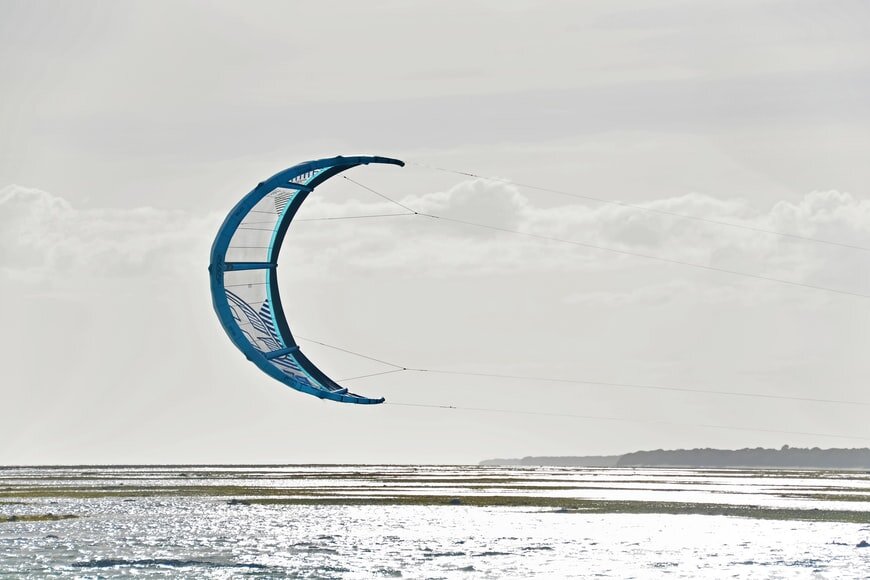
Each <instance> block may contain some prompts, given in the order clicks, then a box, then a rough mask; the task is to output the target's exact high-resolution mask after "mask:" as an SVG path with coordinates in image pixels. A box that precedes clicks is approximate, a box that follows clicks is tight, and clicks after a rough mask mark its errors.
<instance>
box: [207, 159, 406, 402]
mask: <svg viewBox="0 0 870 580" xmlns="http://www.w3.org/2000/svg"><path fill="white" fill-rule="evenodd" d="M369 163H388V164H392V165H399V166H403V165H404V163H403V162H402V161H399V160H398V159H390V158H388V157H333V158H331V159H318V160H316V161H306V162H305V163H300V164H299V165H294V166H293V167H291V168H289V169H285V170H284V171H282V172H280V173H278V174H276V175H273V176H272V177H270V178H269V179H267V180H266V181H264V182H262V183H260V184H259V185H257V187H255V188H254V190H253V191H251V192H250V193H249V194H247V195H246V196H245V197H243V198H242V199H241V201H239V203H238V204H236V206H235V207H234V208H233V209H232V211H230V213H229V215H228V216H227V217H226V219H225V220H224V223H223V225H221V227H220V230H218V233H217V236H216V237H215V240H214V244H212V248H211V262H210V264H209V267H208V269H209V274H210V276H211V297H212V303H213V305H214V310H215V312H216V313H217V316H218V319H219V320H220V323H221V325H222V326H223V328H224V330H225V331H226V333H227V335H229V337H230V340H232V341H233V344H235V345H236V346H237V347H238V348H239V350H241V351H242V353H244V355H245V356H246V357H247V358H248V360H250V361H251V362H253V363H254V364H255V365H257V367H259V368H260V370H262V371H263V372H265V373H266V374H267V375H269V376H270V377H272V378H274V379H276V380H278V381H280V382H281V383H283V384H285V385H287V386H288V387H290V388H292V389H296V390H297V391H301V392H303V393H308V394H309V395H314V396H315V397H319V398H321V399H330V400H333V401H340V402H342V403H358V404H369V405H371V404H377V403H383V402H384V399H383V398H377V399H373V398H369V397H365V396H362V395H357V394H354V393H350V392H348V390H347V389H346V388H344V387H342V386H341V385H339V384H338V383H336V382H335V381H333V380H332V379H330V378H329V377H328V376H326V375H325V374H324V373H323V371H321V370H320V369H318V368H317V367H316V366H314V364H313V363H312V362H311V361H310V360H308V358H307V357H306V356H305V355H304V354H302V351H301V350H300V349H299V345H297V344H296V341H295V340H294V339H293V334H292V333H291V332H290V327H289V326H288V324H287V318H286V317H285V316H284V308H283V307H282V305H281V296H280V294H279V292H278V277H277V276H276V272H275V268H276V267H277V266H278V254H279V253H280V251H281V244H282V242H283V241H284V236H285V235H286V233H287V228H289V227H290V222H291V221H293V216H295V215H296V212H297V211H298V210H299V206H300V205H302V202H303V201H305V198H306V197H308V194H310V193H311V192H312V191H314V188H316V187H317V186H318V185H320V184H321V183H323V182H324V181H326V180H327V179H329V178H330V177H333V176H334V175H337V174H339V173H341V172H342V171H345V170H347V169H350V168H352V167H356V166H357V165H366V164H369Z"/></svg>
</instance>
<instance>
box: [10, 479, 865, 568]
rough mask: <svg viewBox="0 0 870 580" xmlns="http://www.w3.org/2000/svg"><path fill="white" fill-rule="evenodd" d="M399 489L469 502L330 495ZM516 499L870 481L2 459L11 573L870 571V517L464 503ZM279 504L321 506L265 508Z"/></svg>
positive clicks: (825, 504)
mask: <svg viewBox="0 0 870 580" xmlns="http://www.w3.org/2000/svg"><path fill="white" fill-rule="evenodd" d="M164 494H165V495H164ZM82 495H83V496H82ZM397 495H399V496H403V497H405V496H420V495H428V496H432V495H443V496H449V497H450V498H454V499H453V503H455V504H458V505H365V504H363V505H332V503H335V502H336V501H338V503H340V500H341V498H357V499H358V500H360V501H363V502H365V499H364V498H377V497H383V496H397ZM505 495H508V496H515V497H521V498H522V497H533V498H536V497H553V498H587V499H614V500H646V501H663V502H698V503H703V504H725V505H753V506H758V507H759V508H774V507H780V508H783V507H785V508H794V509H800V510H851V511H856V512H868V511H870V503H868V502H867V501H863V500H865V499H868V497H870V475H868V474H861V473H853V474H849V473H801V472H781V473H773V472H751V471H738V470H715V471H711V470H707V471H701V470H640V469H638V470H633V469H565V468H535V469H525V468H522V469H518V468H496V467H486V468H478V467H432V466H413V467H409V466H328V467H324V466H283V467H262V466H261V467H238V468H216V467H172V468H153V467H152V468H88V467H76V468H0V572H2V573H3V574H5V575H6V576H8V577H19V576H21V577H76V578H111V577H120V576H136V577H144V578H149V577H172V578H238V577H251V578H378V577H381V578H529V577H540V578H594V577H605V578H660V577H671V578H717V579H718V578H726V577H729V578H870V548H859V547H857V544H858V543H859V542H860V541H861V540H867V541H870V524H867V523H841V522H807V521H800V520H796V519H784V520H781V519H780V520H771V519H755V518H749V517H725V516H710V515H661V514H618V513H603V514H590V513H583V512H582V511H575V510H560V509H557V508H553V507H528V506H525V507H480V506H471V505H464V504H463V499H462V498H463V497H469V496H476V497H480V496H505ZM270 498H282V499H284V500H291V502H292V500H294V499H298V498H305V500H306V501H310V502H313V503H312V505H293V504H292V503H291V504H289V505H288V504H264V503H257V501H258V500H259V501H262V500H264V499H265V500H269V499H270ZM245 500H254V501H253V503H250V504H247V503H245ZM856 500H857V501H856ZM240 501H241V502H242V503H240ZM317 502H321V503H317ZM49 512H50V513H52V514H73V515H76V516H79V517H78V518H76V519H68V520H60V521H30V522H27V521H6V522H5V523H4V519H8V517H7V518H4V517H3V516H12V515H16V516H18V517H22V516H25V515H28V514H34V515H35V514H47V513H49Z"/></svg>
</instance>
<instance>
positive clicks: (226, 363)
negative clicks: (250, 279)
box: [0, 0, 870, 464]
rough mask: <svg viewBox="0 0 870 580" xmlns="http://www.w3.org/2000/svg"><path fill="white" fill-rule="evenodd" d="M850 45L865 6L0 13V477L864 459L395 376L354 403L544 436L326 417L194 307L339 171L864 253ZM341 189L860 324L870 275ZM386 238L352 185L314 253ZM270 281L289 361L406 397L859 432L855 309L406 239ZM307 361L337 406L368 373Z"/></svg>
mask: <svg viewBox="0 0 870 580" xmlns="http://www.w3.org/2000/svg"><path fill="white" fill-rule="evenodd" d="M868 21H870V5H868V4H867V3H866V2H863V1H857V0H856V1H830V0H829V1H785V0H751V1H749V0H747V1H734V0H730V1H727V2H725V1H722V2H691V1H682V2H676V1H660V2H650V1H643V2H640V1H637V2H626V1H608V2H595V3H593V2H582V3H580V2H532V1H508V0H492V1H464V2H454V3H449V2H443V1H441V2H434V1H433V2H402V1H398V0H397V1H394V2H381V1H371V2H364V3H359V2H305V3H302V2H296V3H293V2H245V3H241V2H239V3H213V2H209V3H206V2H179V1H173V2H155V1H147V2H89V3H84V2H77V3H72V2H12V1H9V0H0V90H2V97H0V322H2V325H3V328H4V329H5V332H3V333H2V335H0V362H2V369H0V409H2V414H3V419H2V421H0V464H10V463H78V462H82V463H85V462H119V463H120V462H124V463H135V462H338V461H340V462H472V461H477V460H479V459H483V458H486V457H497V456H510V457H515V456H522V455H531V454H535V455H571V454H575V455H579V454H598V453H620V452H625V451H631V450H635V449H655V448H670V447H706V446H710V447H745V446H750V447H755V446H777V447H779V446H780V445H782V444H784V443H788V444H790V445H800V446H815V445H818V446H822V447H830V446H866V445H870V429H868V427H867V421H866V416H867V410H868V408H867V407H866V406H859V405H842V404H831V403H813V402H806V401H782V400H772V399H757V398H737V397H727V396H722V395H710V394H703V395H702V394H693V393H685V392H672V391H655V390H641V389H628V388H622V387H616V386H606V385H597V386H596V385H579V384H566V383H545V382H540V381H522V380H507V379H488V378H482V377H462V376H450V375H436V374H411V373H399V374H392V375H385V376H383V377H372V378H369V379H361V380H358V381H353V382H351V383H348V386H351V388H352V390H355V391H357V392H360V393H364V394H367V395H372V396H379V395H383V396H385V397H386V398H387V400H388V402H390V403H414V404H427V405H454V406H457V407H478V408H488V409H503V410H514V411H525V412H531V413H530V414H521V413H503V412H488V411H471V410H444V409H432V408H421V407H409V406H398V405H380V406H376V407H360V406H355V405H341V404H336V403H331V402H325V401H320V400H317V399H315V398H313V397H309V396H306V395H302V394H300V393H297V392H295V391H292V390H290V389H287V388H285V387H283V386H282V385H280V384H278V383H277V382H275V381H273V380H271V379H270V378H268V377H267V376H265V375H264V374H263V373H261V372H260V371H259V370H257V369H256V367H254V366H253V365H251V364H250V363H248V362H247V361H246V360H245V359H244V357H243V356H242V355H241V354H240V353H239V352H237V351H236V349H235V347H233V345H232V344H231V343H230V342H229V340H228V339H227V337H226V335H225V334H224V332H223V331H222V330H221V328H220V325H219V323H218V321H217V319H216V317H215V315H214V313H213V312H212V309H211V298H210V295H209V286H208V275H207V271H206V268H207V265H208V250H209V247H210V245H211V242H212V239H213V236H214V234H215V233H216V231H217V228H218V226H219V225H220V223H221V221H222V219H223V217H224V215H225V214H226V212H227V211H228V210H229V209H230V208H231V207H232V206H233V204H235V203H236V201H237V200H238V199H239V198H240V197H241V196H242V195H244V194H245V193H246V192H248V191H249V190H250V189H251V188H252V187H253V186H254V185H255V184H256V183H257V182H258V181H260V180H262V179H263V178H265V177H268V176H270V175H272V174H273V173H275V172H277V171H279V170H281V169H284V168H286V167H289V166H291V165H294V164H295V163H297V162H300V161H303V160H307V159H315V158H319V157H325V156H333V155H339V154H342V155H353V154H375V155H388V156H393V157H398V158H400V159H404V160H406V161H409V162H414V163H416V164H428V165H435V166H441V167H448V168H454V169H459V170H464V171H471V172H474V173H478V174H481V175H488V176H497V177H500V178H504V179H509V180H513V181H516V182H520V183H530V184H534V185H538V186H542V187H547V188H554V189H559V190H564V191H570V192H576V193H578V194H581V195H588V196H593V197H598V198H604V199H611V200H623V201H628V202H631V203H637V204H644V205H648V206H649V207H653V208H656V209H662V210H666V211H671V212H677V213H686V214H693V215H697V216H702V217H705V218H709V219H714V220H723V221H731V222H737V223H741V224H744V225H747V226H751V227H756V228H763V229H773V230H778V231H783V232H788V233H793V234H797V235H802V236H810V237H817V238H824V239H829V240H834V241H838V242H843V243H846V244H855V245H861V246H865V247H870V187H868V186H870V164H868V163H867V154H868V151H870V40H868V36H867V34H866V23H867V22H868ZM349 176H350V177H353V178H354V179H357V180H359V181H361V182H363V183H365V184H366V185H368V186H371V187H374V188H376V189H378V190H380V191H383V192H384V193H386V194H388V195H392V196H394V197H395V198H397V199H400V200H401V201H402V202H403V203H405V204H407V205H410V206H412V207H414V208H416V209H419V210H423V211H429V212H434V213H438V214H443V215H449V216H454V217H457V218H459V219H466V220H473V221H479V222H484V223H487V224H492V225H495V226H500V227H507V228H510V229H520V230H523V231H528V232H535V233H539V234H542V235H548V236H558V237H562V238H566V239H571V240H576V241H582V242H587V243H591V244H597V245H604V246H608V247H613V248H617V249H624V250H628V251H632V252H638V253H645V254H654V255H657V256H662V257H667V258H670V259H674V260H680V261H686V262H693V263H697V264H702V265H709V266H713V267H717V268H724V269H730V270H738V271H743V272H747V273H751V274H759V275H763V276H768V277H775V278H781V279H786V280H791V281H794V282H800V283H806V284H811V285H817V286H825V287H830V288H836V289H841V290H847V291H851V292H857V293H863V294H870V268H868V266H870V252H868V251H862V250H856V249H849V248H843V247H835V246H824V245H820V244H813V243H809V242H804V241H800V240H794V239H787V238H783V237H777V236H771V235H767V234H763V233H757V232H752V231H748V230H743V229H734V228H727V227H722V226H717V225H712V224H706V223H702V222H697V221H691V220H684V219H676V218H670V217H666V216H663V215H658V214H652V213H648V212H642V211H637V210H634V209H631V208H627V207H619V206H614V205H603V204H596V203H591V202H584V201H583V200H581V199H576V198H570V197H566V196H559V195H554V194H548V193H544V192H541V191H536V190H529V189H523V188H517V187H513V186H510V185H506V184H504V183H501V184H500V183H497V182H491V181H482V180H476V179H472V178H469V177H463V176H459V175H455V174H449V173H443V172H437V171H433V170H431V169H427V168H425V167H421V166H420V165H414V164H409V166H408V167H406V168H404V169H400V168H396V167H389V166H369V167H364V168H358V169H356V170H354V171H352V172H351V173H350V174H349ZM381 211H392V208H391V207H390V206H389V205H388V204H386V202H384V201H383V200H382V199H380V198H378V197H377V196H374V195H372V194H370V193H367V192H366V191H364V190H361V189H358V188H355V187H354V186H353V185H352V184H350V183H348V182H346V181H344V180H340V179H335V180H333V181H331V182H328V183H327V184H325V185H324V186H323V187H321V188H319V189H318V190H317V192H316V194H315V195H313V196H312V197H311V198H310V199H309V201H307V202H306V205H305V206H303V211H302V212H301V213H300V217H305V216H308V217H311V216H340V215H356V214H363V213H378V212H381ZM279 271H280V275H281V287H282V297H283V300H284V303H285V308H286V310H287V313H288V317H289V319H290V324H291V327H292V328H293V329H294V330H295V331H296V332H297V333H298V334H299V335H301V336H305V337H310V338H314V339H317V340H321V341H324V342H327V343H330V344H335V345H338V346H341V347H345V348H349V349H352V350H357V351H361V352H364V353H366V354H368V355H371V356H374V357H377V358H381V359H386V360H388V361H394V362H396V363H398V364H401V365H406V366H414V367H425V368H433V369H444V370H456V371H471V372H482V373H497V374H517V375H529V376H543V377H554V378H566V379H579V380H588V381H600V382H604V383H639V384H647V385H671V386H679V387H688V388H697V389H707V390H711V389H712V390H723V391H745V392H755V393H768V394H781V395H795V396H802V397H811V398H825V399H846V400H852V401H866V402H868V403H870V393H867V392H866V391H867V384H868V381H867V377H868V374H870V357H868V356H867V352H868V348H870V300H868V299H866V298H860V297H852V296H846V295H841V294H834V293H829V292H822V291H817V290H812V289H808V288H801V287H796V286H787V285H782V284H777V283H773V282H767V281H763V280H753V279H747V278H741V277H737V276H731V275H727V274H723V273H716V272H710V271H702V270H698V269H692V268H688V267H683V266H679V265H673V264H666V263H661V262H655V261H649V260H643V259H640V258H635V257H629V256H620V255H617V254H613V253H607V252H602V251H597V250H592V249H584V248H581V247H576V246H570V245H565V244H555V243H548V242H544V241H539V240H534V239H528V238H522V237H519V236H510V235H507V234H500V233H498V232H494V231H486V230H479V229H472V228H467V227H463V226H460V225H457V224H448V223H440V222H436V221H433V220H426V219H425V218H389V219H384V220H348V221H334V222H323V221H320V222H318V221H312V222H299V223H298V224H295V225H294V226H293V228H292V229H291V232H290V234H289V235H288V237H287V240H286V242H285V247H284V250H283V253H282V260H281V267H280V268H279ZM303 349H304V350H305V351H306V352H307V353H308V355H309V357H310V358H312V359H313V360H314V361H315V362H316V363H317V364H318V365H319V366H320V367H321V368H322V369H324V370H325V371H326V372H327V373H328V374H330V375H331V376H333V377H334V378H336V379H341V378H345V377H351V376H355V375H360V374H366V373H372V372H378V371H381V370H387V369H386V367H383V366H381V365H378V364H376V363H373V362H370V361H366V360H364V359H358V358H354V357H351V356H348V355H346V354H343V353H341V352H337V351H334V350H329V349H325V348H323V347H319V346H317V345H313V344H309V343H304V342H303ZM537 413H554V414H569V415H585V416H597V417H613V418H618V419H628V420H627V421H613V420H596V419H581V418H577V417H574V418H572V417H564V416H556V415H545V414H537ZM700 424H705V425H722V426H730V427H736V428H739V429H716V428H710V427H703V426H699V425H700ZM744 429H745V430H744ZM778 430H781V431H796V432H809V433H822V434H829V435H844V436H849V437H851V438H835V437H823V436H813V435H788V434H783V433H776V432H771V431H778Z"/></svg>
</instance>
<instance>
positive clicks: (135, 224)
mask: <svg viewBox="0 0 870 580" xmlns="http://www.w3.org/2000/svg"><path fill="white" fill-rule="evenodd" d="M217 219H218V218H217V216H214V215H205V216H197V215H193V214H191V213H189V212H184V211H178V210H174V211H173V210H161V209H155V208H151V207H141V208H135V209H108V208H100V209H77V208H75V207H73V206H72V204H70V203H69V202H68V201H66V200H65V199H64V198H62V197H59V196H56V195H53V194H51V193H47V192H45V191H40V190H38V189H32V188H26V187H21V186H16V185H11V186H7V187H4V188H3V189H0V270H2V271H3V272H4V273H6V274H7V275H9V276H11V277H14V278H17V279H22V280H39V281H56V282H61V283H62V282H63V281H64V280H68V279H69V278H71V277H72V278H76V279H80V278H89V277H90V278H93V277H99V278H104V277H121V278H127V277H149V278H154V277H158V278H160V277H165V276H167V275H177V274H178V273H179V272H182V271H183V270H184V269H187V268H192V267H202V265H203V264H204V263H206V262H207V255H208V254H207V248H208V244H209V243H210V241H209V236H210V234H211V233H212V232H213V231H216V227H217V226H216V224H217V223H219V222H217Z"/></svg>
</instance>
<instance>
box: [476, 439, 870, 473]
mask: <svg viewBox="0 0 870 580" xmlns="http://www.w3.org/2000/svg"><path fill="white" fill-rule="evenodd" d="M479 465H516V466H550V467H725V468H728V467H735V468H745V467H750V468H752V467H757V468H791V469H868V470H870V449H868V448H866V447H864V448H854V449H819V448H818V447H813V448H810V449H807V448H800V447H789V446H788V445H783V446H782V447H781V448H780V449H764V448H761V447H757V448H754V449H749V448H747V449H735V450H729V449H674V450H664V449H656V450H654V451H635V452H633V453H626V454H624V455H585V456H558V457H555V456H553V457H550V456H529V457H523V458H518V459H485V460H483V461H481V462H480V463H479Z"/></svg>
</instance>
